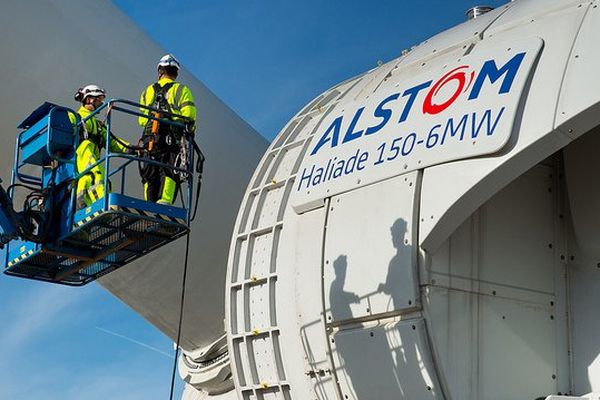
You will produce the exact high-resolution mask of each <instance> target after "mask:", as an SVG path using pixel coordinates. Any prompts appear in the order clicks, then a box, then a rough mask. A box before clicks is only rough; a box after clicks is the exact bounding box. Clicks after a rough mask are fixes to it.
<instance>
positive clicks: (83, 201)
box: [70, 85, 133, 208]
mask: <svg viewBox="0 0 600 400" xmlns="http://www.w3.org/2000/svg"><path fill="white" fill-rule="evenodd" d="M105 98H106V91H105V90H104V89H101V88H100V87H98V86H96V85H87V86H85V87H83V88H81V89H79V90H77V92H76V93H75V100H76V101H79V102H81V107H79V110H77V113H78V114H79V116H80V117H81V119H82V120H84V119H85V118H87V117H89V115H90V114H91V113H93V112H94V110H96V109H97V108H98V107H100V106H102V104H103V103H104V100H105ZM70 118H71V122H73V123H74V122H75V116H74V115H73V116H70ZM106 135H107V129H106V125H105V124H104V123H103V122H102V121H100V120H99V119H97V118H96V116H93V117H91V118H89V119H87V120H86V121H85V123H83V124H81V126H80V129H79V146H77V149H76V150H75V157H76V166H77V173H78V174H79V173H82V172H83V171H85V170H86V169H88V168H89V167H91V166H92V165H94V164H95V163H96V162H98V160H99V159H100V151H101V150H102V148H103V147H104V146H105V144H106ZM110 151H111V152H114V153H125V154H132V153H133V151H132V150H131V149H130V148H129V143H128V142H126V141H124V140H123V139H120V138H118V137H116V136H111V139H110ZM104 174H105V171H104V164H103V163H100V164H98V165H96V166H94V167H93V168H91V169H90V170H89V171H88V172H87V173H86V174H85V175H83V176H81V177H80V178H79V180H78V181H77V207H78V208H83V207H85V206H89V205H90V204H92V203H93V202H95V201H96V200H98V199H101V198H102V197H104V194H105V188H104Z"/></svg>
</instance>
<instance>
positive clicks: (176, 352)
mask: <svg viewBox="0 0 600 400" xmlns="http://www.w3.org/2000/svg"><path fill="white" fill-rule="evenodd" d="M189 251H190V232H188V233H187V234H186V235H185V261H184V263H183V279H182V282H181V303H180V304H179V325H178V326H177V341H176V342H175V358H174V359H173V371H172V373H171V389H170V392H169V400H173V389H174V387H175V374H176V372H177V358H178V357H179V341H180V340H181V326H182V324H183V310H184V307H183V305H184V304H185V283H186V279H187V268H188V256H189Z"/></svg>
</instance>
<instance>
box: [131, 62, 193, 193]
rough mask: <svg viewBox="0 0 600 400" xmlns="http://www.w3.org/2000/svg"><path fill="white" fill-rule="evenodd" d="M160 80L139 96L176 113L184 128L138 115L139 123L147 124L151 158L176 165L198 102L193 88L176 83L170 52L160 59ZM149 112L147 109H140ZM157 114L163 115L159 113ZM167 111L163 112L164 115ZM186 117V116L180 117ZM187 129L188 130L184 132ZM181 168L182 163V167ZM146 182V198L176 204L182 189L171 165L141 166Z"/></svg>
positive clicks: (145, 136)
mask: <svg viewBox="0 0 600 400" xmlns="http://www.w3.org/2000/svg"><path fill="white" fill-rule="evenodd" d="M156 67H157V71H158V81H157V82H155V83H153V84H151V85H149V86H148V87H147V88H146V89H145V90H144V91H143V92H142V94H141V96H140V103H141V104H142V105H144V106H148V107H152V108H154V109H158V110H162V111H166V112H168V113H171V114H175V117H173V118H172V119H173V120H175V121H180V122H184V123H185V124H186V126H187V128H186V129H185V130H182V129H180V128H177V127H174V126H172V125H169V124H167V123H161V124H159V123H158V121H156V120H152V119H149V118H145V117H143V116H142V117H139V120H138V122H139V124H140V125H141V126H142V127H144V133H143V136H142V141H143V143H144V148H145V149H146V152H147V154H146V156H147V157H148V158H150V159H152V160H155V161H158V162H161V163H163V164H167V165H169V166H175V165H176V160H177V159H178V155H179V153H180V151H181V139H182V137H183V135H184V134H186V133H188V134H193V132H194V130H195V126H196V105H195V104H194V96H193V95H192V91H191V90H190V89H189V88H188V87H187V86H185V85H183V84H181V83H179V82H175V79H177V76H178V75H179V69H180V65H179V61H177V59H176V58H175V57H173V55H171V54H167V55H165V56H163V57H162V58H161V59H160V61H159V62H158V65H157V66H156ZM140 110H141V112H142V113H144V114H146V115H148V113H149V112H150V111H149V110H147V109H145V108H141V109H140ZM155 114H158V115H157V116H161V115H160V114H159V113H155ZM166 115H167V114H165V115H162V117H163V118H164V117H165V116H166ZM179 116H181V117H184V118H180V117H179ZM184 131H187V132H184ZM180 167H181V166H180ZM141 175H142V176H141V178H142V183H143V185H144V199H145V200H147V201H152V202H156V203H159V204H173V202H174V201H175V198H176V197H177V190H178V188H179V174H177V173H176V172H175V171H174V170H173V169H171V168H165V167H160V166H156V165H153V164H149V163H146V164H144V165H143V167H142V169H141Z"/></svg>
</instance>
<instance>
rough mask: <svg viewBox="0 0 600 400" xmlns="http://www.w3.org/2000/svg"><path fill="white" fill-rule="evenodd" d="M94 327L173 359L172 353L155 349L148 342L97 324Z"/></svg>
mask: <svg viewBox="0 0 600 400" xmlns="http://www.w3.org/2000/svg"><path fill="white" fill-rule="evenodd" d="M96 329H98V330H99V331H102V332H104V333H108V334H109V335H113V336H116V337H118V338H121V339H125V340H127V341H129V342H131V343H135V344H137V345H139V346H142V347H145V348H147V349H149V350H152V351H155V352H157V353H160V354H162V355H163V356H167V357H169V358H170V359H171V360H172V359H173V355H171V354H168V353H165V352H164V351H162V350H160V349H157V348H156V347H152V346H150V345H148V344H146V343H142V342H140V341H138V340H135V339H132V338H130V337H127V336H124V335H121V334H119V333H117V332H113V331H109V330H108V329H104V328H100V327H99V326H97V327H96Z"/></svg>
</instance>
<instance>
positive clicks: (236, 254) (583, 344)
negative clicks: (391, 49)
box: [226, 0, 600, 400]
mask: <svg viewBox="0 0 600 400" xmlns="http://www.w3.org/2000/svg"><path fill="white" fill-rule="evenodd" d="M599 26H600V10H599V9H598V8H597V2H596V1H592V2H590V1H587V2H582V1H567V0H552V1H549V0H545V1H541V0H539V1H533V0H520V1H514V2H512V3H509V4H507V5H505V6H503V7H501V8H498V9H496V10H494V11H492V12H489V13H487V14H485V15H482V16H479V17H478V18H477V19H475V20H471V21H468V22H465V23H464V24H462V25H459V26H457V27H455V28H453V29H450V30H449V31H446V32H443V33H442V34H439V35H437V36H435V37H433V38H431V39H430V40H428V41H426V42H424V43H422V44H421V45H419V46H417V47H416V48H415V49H413V50H412V51H411V52H409V53H408V54H405V55H403V56H402V57H400V58H398V59H396V60H393V61H391V62H389V63H387V64H384V65H382V66H380V67H378V68H376V69H374V70H371V71H369V72H367V73H365V74H363V75H361V76H359V77H356V78H353V79H351V80H348V81H346V82H343V83H341V84H340V85H338V86H336V87H334V88H332V89H330V90H328V91H327V92H325V93H323V94H322V95H321V96H319V97H318V98H316V99H315V100H314V101H313V102H311V103H310V104H309V105H308V106H307V107H305V109H304V110H302V111H301V112H300V113H298V114H297V115H296V116H295V117H294V118H293V119H292V120H291V121H290V122H289V124H288V125H287V126H286V127H285V128H284V129H283V131H282V132H281V133H280V135H279V136H278V137H277V138H276V139H275V141H274V142H273V143H272V145H271V147H270V148H269V150H268V151H267V153H266V154H265V156H264V157H263V159H262V161H261V163H260V165H259V167H258V169H257V171H256V172H255V174H254V176H253V178H252V180H251V183H250V186H249V188H248V190H247V192H246V195H245V197H244V200H243V203H242V207H241V209H240V213H239V215H238V219H237V222H236V227H235V231H234V236H233V240H232V244H231V251H230V255H229V266H228V277H227V290H226V330H227V331H228V332H227V334H228V347H229V355H230V359H231V367H232V372H233V377H234V381H235V384H236V391H237V393H238V397H239V398H240V399H286V400H291V399H302V400H305V399H361V400H365V399H392V398H393V399H410V400H422V399H459V400H498V399H503V400H510V399H514V400H523V399H527V400H529V399H530V400H536V399H546V398H547V397H548V396H552V395H554V396H555V397H551V398H553V399H559V398H582V397H572V396H584V395H586V394H588V393H591V392H594V391H600V361H599V360H598V356H599V355H600V339H599V338H600V320H599V319H598V318H597V317H596V315H595V312H594V311H595V310H596V308H597V306H598V305H600V290H598V289H599V288H600V276H599V274H600V271H599V270H598V268H597V265H598V262H599V261H600V186H599V185H598V184H596V180H597V179H598V178H597V175H598V174H597V171H600V157H598V156H597V154H598V152H599V150H600V136H599V134H600V128H599V127H598V126H599V125H600V109H599V108H600V79H597V74H598V71H600V56H599V55H598V51H597V43H598V41H600V34H599V33H598V27H599ZM567 395H568V396H571V397H560V396H567ZM596 397H597V396H596ZM589 398H593V397H591V395H590V396H589Z"/></svg>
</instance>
